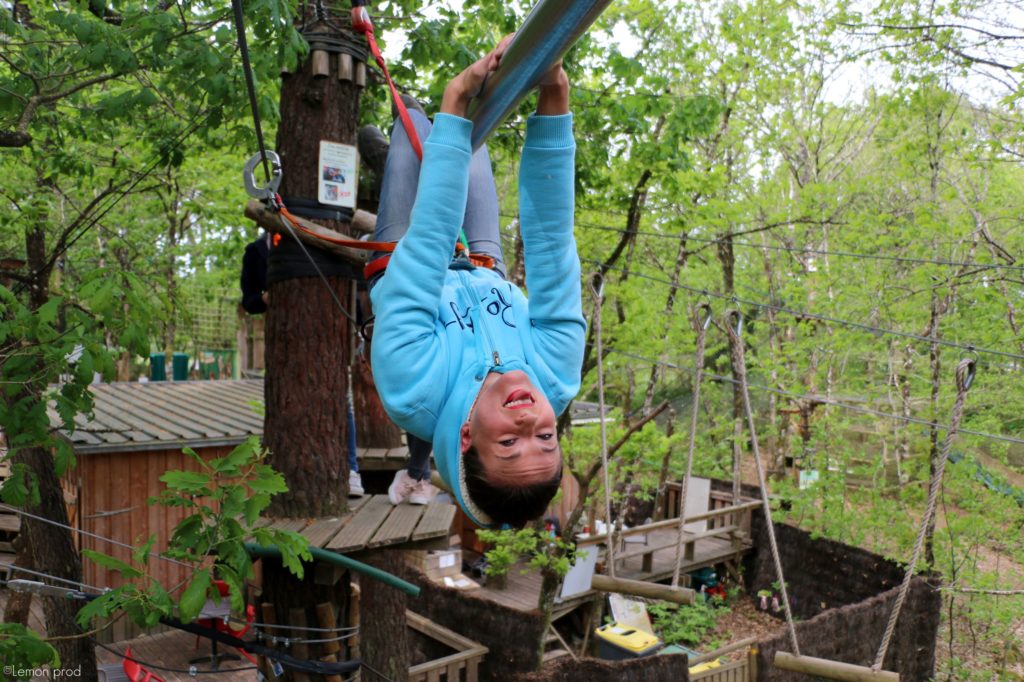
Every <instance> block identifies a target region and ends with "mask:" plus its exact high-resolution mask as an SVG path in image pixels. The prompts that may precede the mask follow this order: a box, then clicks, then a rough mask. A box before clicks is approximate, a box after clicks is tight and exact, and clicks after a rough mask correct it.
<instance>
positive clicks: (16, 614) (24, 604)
mask: <svg viewBox="0 0 1024 682" xmlns="http://www.w3.org/2000/svg"><path fill="white" fill-rule="evenodd" d="M11 544H12V545H13V546H14V551H15V552H17V557H16V558H15V560H14V564H15V565H16V566H20V567H22V568H27V569H28V570H30V571H34V570H35V568H33V566H34V564H33V563H32V548H31V547H29V546H28V545H27V544H26V543H25V536H24V535H18V536H17V537H16V538H14V542H12V543H11ZM14 577H18V575H17V572H15V575H14ZM31 610H32V593H31V592H11V593H10V594H9V595H8V597H7V604H6V605H5V606H4V622H5V623H19V624H20V625H28V617H29V613H30V612H31Z"/></svg>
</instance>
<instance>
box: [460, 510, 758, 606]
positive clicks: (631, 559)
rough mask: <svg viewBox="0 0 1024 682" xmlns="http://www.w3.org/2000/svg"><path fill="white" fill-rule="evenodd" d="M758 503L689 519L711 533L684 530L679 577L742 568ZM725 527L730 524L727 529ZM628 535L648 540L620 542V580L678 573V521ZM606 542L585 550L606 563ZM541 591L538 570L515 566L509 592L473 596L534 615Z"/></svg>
mask: <svg viewBox="0 0 1024 682" xmlns="http://www.w3.org/2000/svg"><path fill="white" fill-rule="evenodd" d="M757 504H758V503H756V502H751V501H746V500H745V501H742V502H741V503H740V504H739V505H736V506H730V505H724V506H718V508H716V509H714V510H712V511H709V512H708V513H707V514H701V515H699V516H696V517H688V519H687V520H688V521H689V520H707V521H708V522H709V523H708V525H709V527H711V530H709V531H705V532H701V533H690V532H685V531H684V533H683V552H682V563H681V565H680V573H681V574H682V575H683V576H685V575H686V574H687V573H692V572H693V571H696V570H699V569H701V568H706V567H709V566H717V565H719V564H725V565H726V566H732V567H733V568H735V567H736V566H738V565H739V562H740V560H741V559H742V558H743V555H744V554H746V553H747V552H749V551H750V550H751V548H752V543H751V541H750V536H749V530H748V529H749V527H750V521H749V515H750V511H751V509H753V508H755V507H756V506H757ZM725 523H728V525H724V524H725ZM745 529H746V530H745ZM624 535H625V536H626V538H628V539H630V540H638V539H643V540H644V542H632V541H631V542H622V541H620V543H619V546H618V548H616V552H615V563H616V570H615V575H616V577H618V578H625V579H627V580H642V581H645V582H659V581H663V580H668V579H670V578H671V577H672V574H673V572H674V571H675V561H676V544H677V542H678V540H679V530H678V519H670V520H668V521H661V522H658V523H653V524H650V525H647V526H639V527H636V528H631V529H629V530H627V531H626V532H625V533H624ZM623 539H625V538H623ZM601 540H603V536H601V537H596V538H591V539H589V541H588V544H587V545H586V547H584V548H587V547H591V548H596V549H597V551H598V557H597V561H598V563H605V562H606V561H607V552H606V549H605V546H604V544H597V542H598V541H601ZM581 547H583V545H582V544H581ZM540 588H541V576H540V573H539V572H537V571H527V572H525V573H523V571H522V567H515V568H512V569H511V570H510V571H509V574H508V580H507V587H506V588H505V589H501V590H499V589H495V588H493V587H488V586H487V585H483V586H482V587H481V589H480V590H479V591H474V594H476V595H478V596H480V597H483V598H484V599H488V600H490V601H493V602H495V603H497V604H501V605H502V606H507V607H509V608H511V609H515V610H517V611H531V610H533V609H536V608H537V603H538V601H539V599H540ZM595 594H597V592H596V591H594V590H589V591H587V592H584V593H581V594H576V595H573V596H572V597H569V598H566V599H564V600H561V601H559V603H558V605H557V606H556V607H555V617H556V618H557V617H558V616H559V615H561V614H563V613H567V612H568V611H571V610H573V609H575V608H576V607H577V606H579V605H581V604H582V603H584V602H586V601H589V600H590V599H591V597H593V596H594V595H595Z"/></svg>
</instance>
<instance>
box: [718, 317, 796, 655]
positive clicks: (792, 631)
mask: <svg viewBox="0 0 1024 682" xmlns="http://www.w3.org/2000/svg"><path fill="white" fill-rule="evenodd" d="M733 321H735V322H736V326H735V327H733V324H732V322H733ZM741 321H742V318H741V317H740V314H739V312H738V311H735V310H731V311H729V312H728V313H726V324H725V330H726V333H728V334H729V339H730V341H732V344H731V345H732V360H733V367H734V368H735V370H736V377H737V380H738V381H739V383H740V393H741V394H742V395H743V411H744V413H745V414H746V417H747V427H748V428H749V429H750V446H751V450H752V454H753V456H754V464H755V465H756V467H757V484H758V486H760V488H761V507H762V509H763V510H764V521H765V526H766V527H767V529H768V544H769V546H770V547H771V551H772V561H773V562H774V563H775V575H776V576H777V577H778V579H779V590H780V591H781V592H782V605H783V608H784V609H785V612H786V625H787V627H788V628H789V639H790V642H791V643H792V645H793V654H794V655H796V656H799V655H800V646H799V644H798V643H797V641H796V624H795V623H794V622H793V611H792V610H791V609H790V607H789V594H787V592H786V579H785V577H783V574H782V558H781V557H780V556H779V545H778V543H777V542H776V540H775V526H774V524H773V523H772V506H771V503H770V502H769V501H768V482H767V480H766V479H765V475H764V465H763V464H762V463H761V449H760V447H758V444H757V430H756V429H755V427H754V411H753V409H752V408H751V407H750V391H748V390H747V362H746V351H745V349H744V347H743V339H742V337H741V336H740V330H741V327H740V322H741Z"/></svg>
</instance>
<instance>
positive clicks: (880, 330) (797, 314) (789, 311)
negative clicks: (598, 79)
mask: <svg viewBox="0 0 1024 682" xmlns="http://www.w3.org/2000/svg"><path fill="white" fill-rule="evenodd" d="M581 262H584V263H597V264H598V265H601V266H602V267H605V268H607V269H608V270H615V271H617V272H621V273H623V274H629V275H633V276H635V277H640V278H642V279H647V280H650V281H652V282H658V283H660V284H664V285H666V286H670V287H673V288H675V289H682V290H684V291H690V292H692V293H695V294H701V295H704V296H710V297H712V298H718V299H722V300H724V301H731V302H732V303H735V304H742V305H749V306H754V307H755V308H761V309H763V310H773V311H775V312H777V313H782V314H784V315H789V316H791V317H794V318H797V319H808V320H816V321H818V322H829V323H832V324H837V325H839V326H841V327H850V328H852V329H859V330H860V331H865V332H870V333H872V334H887V335H889V336H897V337H900V338H904V339H913V340H915V341H923V342H926V343H930V344H935V345H939V346H946V347H947V348H956V349H959V350H962V351H965V352H968V353H984V354H987V355H996V356H999V357H1004V358H1011V359H1013V360H1024V355H1021V354H1019V353H1010V352H1007V351H1001V350H994V349H991V348H979V347H977V346H975V345H974V344H970V343H957V342H956V341H947V340H945V339H940V338H937V337H934V336H921V335H920V334H912V333H911V332H901V331H897V330H895V329H886V328H884V327H873V326H871V325H869V324H863V323H861V322H851V321H849V320H842V319H839V318H836V317H829V316H827V315H819V314H817V313H812V312H808V311H806V310H796V309H794V308H787V307H785V306H782V305H777V304H773V303H761V302H760V301H751V300H746V299H742V298H739V297H737V296H731V295H728V294H720V293H717V292H714V291H708V290H707V289H701V288H699V287H692V286H688V285H686V284H680V283H678V282H670V281H668V280H664V279H660V278H658V277H653V276H651V275H646V274H644V273H642V272H637V271H636V270H630V269H628V268H618V267H614V266H611V265H605V264H603V263H601V262H600V261H597V260H594V259H592V258H586V259H581Z"/></svg>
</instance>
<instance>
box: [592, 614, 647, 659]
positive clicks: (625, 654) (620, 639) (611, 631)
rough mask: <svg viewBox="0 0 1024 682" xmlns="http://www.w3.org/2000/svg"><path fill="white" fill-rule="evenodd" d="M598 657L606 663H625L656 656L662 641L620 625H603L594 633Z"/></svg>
mask: <svg viewBox="0 0 1024 682" xmlns="http://www.w3.org/2000/svg"><path fill="white" fill-rule="evenodd" d="M594 634H595V635H596V636H597V655H598V656H599V657H600V658H603V659H604V660H606V661H623V660H627V659H631V658H643V657H644V656H650V655H652V654H656V653H657V652H658V650H659V649H660V648H661V640H660V639H658V638H657V637H656V636H654V635H652V634H651V633H649V632H644V631H642V630H637V629H636V628H631V627H627V626H623V625H619V624H618V623H608V624H607V625H602V626H601V627H599V628H597V630H595V631H594Z"/></svg>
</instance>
